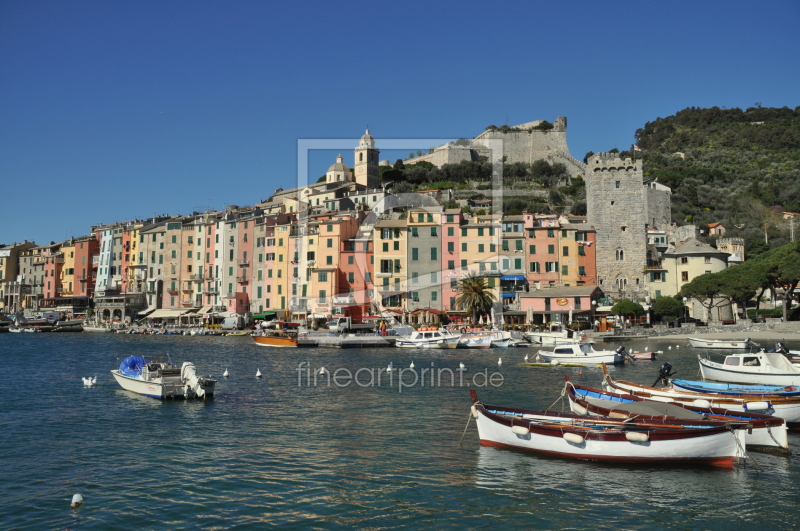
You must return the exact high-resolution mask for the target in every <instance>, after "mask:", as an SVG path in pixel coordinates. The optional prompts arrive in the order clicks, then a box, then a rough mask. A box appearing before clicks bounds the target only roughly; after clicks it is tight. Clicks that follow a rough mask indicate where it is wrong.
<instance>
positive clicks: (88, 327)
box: [83, 324, 114, 333]
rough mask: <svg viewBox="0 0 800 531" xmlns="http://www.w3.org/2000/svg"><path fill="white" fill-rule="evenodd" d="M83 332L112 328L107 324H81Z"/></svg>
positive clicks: (102, 330)
mask: <svg viewBox="0 0 800 531" xmlns="http://www.w3.org/2000/svg"><path fill="white" fill-rule="evenodd" d="M83 331H84V332H106V333H107V332H113V331H114V330H113V329H112V328H110V327H108V326H99V325H86V324H85V325H83Z"/></svg>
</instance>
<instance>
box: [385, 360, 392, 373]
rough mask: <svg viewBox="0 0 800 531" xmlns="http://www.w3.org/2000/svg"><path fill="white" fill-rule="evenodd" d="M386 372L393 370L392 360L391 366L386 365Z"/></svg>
mask: <svg viewBox="0 0 800 531" xmlns="http://www.w3.org/2000/svg"><path fill="white" fill-rule="evenodd" d="M386 372H392V364H391V362H390V363H389V366H388V367H386Z"/></svg>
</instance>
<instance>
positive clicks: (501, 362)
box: [497, 358, 503, 367]
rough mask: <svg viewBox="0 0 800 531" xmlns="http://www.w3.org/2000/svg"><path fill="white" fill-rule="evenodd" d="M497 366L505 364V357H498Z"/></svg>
mask: <svg viewBox="0 0 800 531" xmlns="http://www.w3.org/2000/svg"><path fill="white" fill-rule="evenodd" d="M497 366H498V367H502V366H503V358H497Z"/></svg>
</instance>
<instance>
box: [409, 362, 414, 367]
mask: <svg viewBox="0 0 800 531" xmlns="http://www.w3.org/2000/svg"><path fill="white" fill-rule="evenodd" d="M409 367H410V368H412V369H413V368H414V362H413V361H412V362H411V365H409Z"/></svg>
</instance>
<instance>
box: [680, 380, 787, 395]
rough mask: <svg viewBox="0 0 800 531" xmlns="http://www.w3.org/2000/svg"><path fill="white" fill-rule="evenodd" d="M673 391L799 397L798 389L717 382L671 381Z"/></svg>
mask: <svg viewBox="0 0 800 531" xmlns="http://www.w3.org/2000/svg"><path fill="white" fill-rule="evenodd" d="M670 385H672V388H673V389H678V390H681V391H691V392H693V393H718V394H721V395H742V394H749V395H775V396H800V387H796V386H791V385H790V386H782V385H748V384H733V383H719V382H698V381H693V380H671V381H670Z"/></svg>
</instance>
